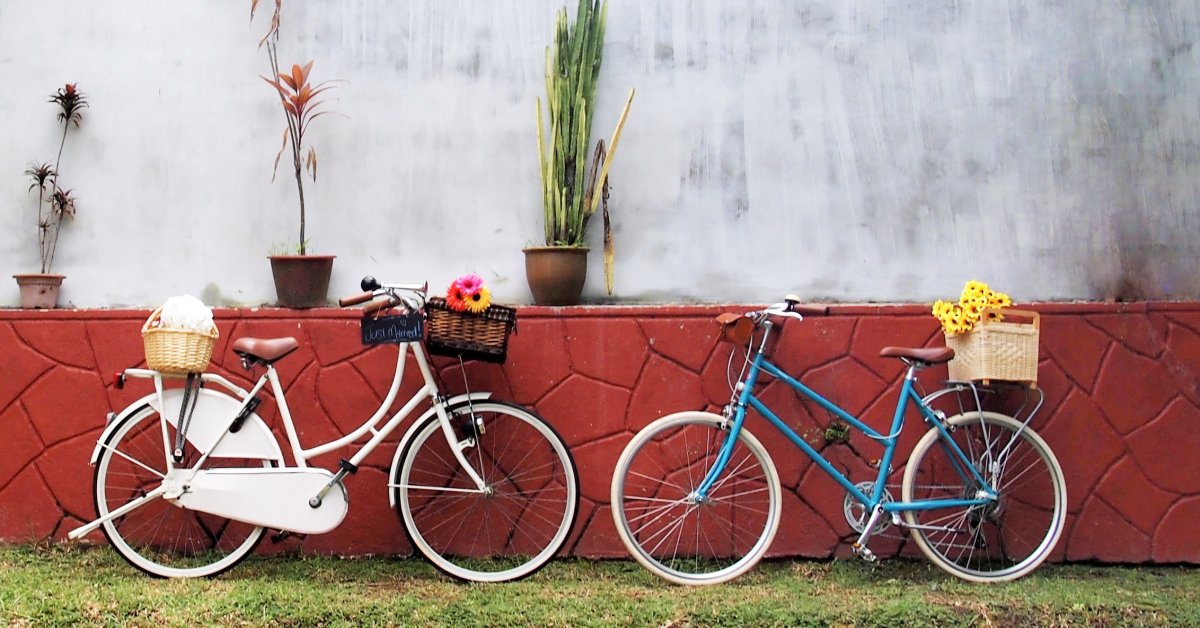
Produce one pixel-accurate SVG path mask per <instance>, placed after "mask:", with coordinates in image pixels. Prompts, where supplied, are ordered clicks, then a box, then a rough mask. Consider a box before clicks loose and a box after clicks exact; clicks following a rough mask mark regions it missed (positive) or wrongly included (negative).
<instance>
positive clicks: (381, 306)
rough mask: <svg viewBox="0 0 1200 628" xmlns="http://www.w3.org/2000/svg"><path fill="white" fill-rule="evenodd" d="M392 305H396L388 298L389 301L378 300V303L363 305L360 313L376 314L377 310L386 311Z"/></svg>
mask: <svg viewBox="0 0 1200 628" xmlns="http://www.w3.org/2000/svg"><path fill="white" fill-rule="evenodd" d="M393 305H396V304H395V303H394V302H392V300H391V299H390V298H389V299H380V300H378V301H372V302H370V303H368V304H366V305H364V306H363V309H362V311H363V314H374V313H375V312H378V311H379V310H386V309H388V308H389V307H392V306H393Z"/></svg>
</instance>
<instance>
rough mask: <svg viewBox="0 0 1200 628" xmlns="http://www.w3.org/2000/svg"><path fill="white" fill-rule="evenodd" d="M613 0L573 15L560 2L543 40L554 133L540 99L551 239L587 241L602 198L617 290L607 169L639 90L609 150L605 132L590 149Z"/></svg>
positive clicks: (608, 280) (587, 1) (572, 243)
mask: <svg viewBox="0 0 1200 628" xmlns="http://www.w3.org/2000/svg"><path fill="white" fill-rule="evenodd" d="M607 14H608V2H607V0H604V1H603V2H602V1H601V0H579V7H578V9H577V11H576V13H575V20H574V21H573V22H572V21H571V20H570V19H568V16H567V9H566V7H563V8H562V9H560V10H559V11H558V13H557V15H556V24H555V31H554V40H553V44H552V45H551V46H549V47H547V48H546V111H547V117H548V126H549V133H548V137H547V129H546V126H547V124H546V122H544V121H543V117H542V103H541V99H538V103H537V137H538V161H539V164H540V168H541V180H542V202H543V209H544V218H545V241H546V245H547V246H567V247H582V246H584V237H585V235H586V231H587V224H588V221H589V219H590V218H591V217H592V215H593V214H595V212H596V210H597V209H598V208H599V207H600V203H601V201H602V200H604V201H605V208H604V209H605V212H604V213H605V220H604V248H605V285H606V287H607V289H608V292H609V294H612V259H613V251H612V233H611V228H610V226H609V221H608V216H607V213H608V212H607V183H608V169H609V166H610V164H611V163H612V157H613V154H614V153H615V152H616V149H617V144H618V142H619V141H620V138H621V129H622V128H623V127H624V125H625V118H626V116H627V115H628V114H629V106H630V104H631V103H632V102H633V94H634V91H633V90H632V89H631V90H629V97H628V99H627V100H626V102H625V107H624V109H623V110H622V112H621V117H620V119H619V120H618V122H617V126H616V129H615V130H614V132H613V135H612V139H611V140H610V142H609V143H608V146H607V150H606V148H605V145H604V142H603V140H601V141H600V142H598V143H597V147H596V149H595V157H594V158H593V159H592V162H591V164H590V167H589V164H588V153H589V152H591V148H590V142H591V127H592V120H593V110H594V107H595V102H596V84H597V82H598V80H599V78H600V62H601V60H602V58H603V48H604V29H605V21H606V16H607Z"/></svg>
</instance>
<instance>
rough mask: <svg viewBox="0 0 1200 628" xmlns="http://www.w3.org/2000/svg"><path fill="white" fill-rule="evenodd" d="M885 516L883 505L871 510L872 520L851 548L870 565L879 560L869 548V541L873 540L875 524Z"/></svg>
mask: <svg viewBox="0 0 1200 628" xmlns="http://www.w3.org/2000/svg"><path fill="white" fill-rule="evenodd" d="M882 516H883V504H876V505H875V507H874V508H872V509H871V518H870V519H869V520H867V525H866V526H864V527H863V531H862V534H860V535H858V540H857V541H855V542H854V543H853V544H852V545H851V546H850V547H851V548H853V549H854V553H855V554H858V555H859V556H861V557H862V558H863V560H865V561H867V562H868V563H873V562H875V561H876V560H877V557H876V556H875V552H872V551H871V549H870V548H868V547H867V541H869V540H870V539H871V531H872V530H874V529H875V524H877V523H879V518H880V517H882Z"/></svg>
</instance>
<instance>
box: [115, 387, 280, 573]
mask: <svg viewBox="0 0 1200 628" xmlns="http://www.w3.org/2000/svg"><path fill="white" fill-rule="evenodd" d="M161 423H162V422H161V421H160V419H159V414H158V413H157V412H156V411H155V410H154V409H153V408H151V407H150V406H148V405H147V406H144V407H142V408H140V409H139V410H138V411H136V412H134V413H133V414H131V415H130V416H128V417H127V418H125V419H124V420H123V422H122V425H121V426H120V427H119V428H117V430H116V431H114V432H113V434H112V436H110V437H109V439H108V441H107V442H106V443H105V444H104V446H103V448H102V449H101V451H100V457H99V459H98V460H97V462H96V469H95V476H94V480H95V484H94V486H95V491H94V495H93V497H94V498H95V505H96V512H97V514H98V515H99V516H101V517H103V516H105V515H107V514H108V513H109V512H112V511H115V510H117V509H118V508H120V507H122V506H124V505H125V504H128V503H129V502H131V501H133V500H136V499H139V498H141V497H143V496H145V495H146V494H148V493H150V492H151V491H153V490H154V489H156V488H158V486H159V485H160V484H161V482H162V478H163V475H164V474H165V472H166V453H165V451H164V448H163V433H162V427H161ZM168 437H169V438H170V439H172V440H173V439H174V438H175V429H174V427H173V426H168ZM199 458H200V452H198V451H196V450H195V448H194V447H192V446H191V444H190V443H189V444H188V445H186V446H185V448H184V458H183V460H182V462H181V463H179V464H177V465H176V466H177V468H187V467H189V466H192V465H194V464H195V463H196V461H197V460H198V459H199ZM256 464H262V465H263V466H270V465H271V463H270V462H269V461H260V460H244V459H228V458H210V459H209V460H208V461H207V462H206V464H205V468H213V467H245V466H250V465H256ZM101 530H102V531H103V532H104V536H105V537H106V538H107V539H108V541H109V543H111V544H112V546H113V548H114V549H116V550H117V553H119V554H120V555H121V557H122V558H124V559H125V560H126V561H128V562H129V563H130V564H131V565H133V566H134V567H137V568H138V569H140V570H142V571H144V572H146V573H148V574H150V575H154V576H158V577H163V578H186V577H198V576H212V575H216V574H218V573H221V572H222V571H225V570H226V569H229V568H230V567H233V566H234V565H236V564H237V563H238V562H239V561H240V560H242V559H243V558H245V557H246V555H248V554H249V553H250V552H251V551H253V550H254V548H255V546H256V545H258V542H259V541H260V540H261V539H262V536H263V528H261V527H258V526H254V525H251V524H247V523H242V522H239V521H233V520H230V519H226V518H223V517H217V516H214V515H209V514H205V513H201V512H197V511H194V510H187V509H185V508H180V507H178V506H175V505H173V504H171V503H170V502H168V501H167V500H165V499H162V498H154V499H151V500H148V501H146V503H145V504H143V505H142V506H140V507H138V508H136V509H135V510H133V511H131V512H129V513H126V514H125V515H122V516H120V517H117V518H115V519H113V520H111V521H108V522H107V523H105V524H104V525H103V526H101Z"/></svg>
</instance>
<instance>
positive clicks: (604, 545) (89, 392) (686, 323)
mask: <svg viewBox="0 0 1200 628" xmlns="http://www.w3.org/2000/svg"><path fill="white" fill-rule="evenodd" d="M1035 309H1037V310H1039V311H1041V312H1042V314H1043V317H1042V338H1041V363H1040V370H1039V373H1040V374H1039V377H1040V387H1041V388H1042V389H1043V390H1044V391H1045V392H1046V403H1045V406H1044V407H1043V409H1042V410H1041V412H1040V413H1039V414H1038V417H1037V418H1035V419H1034V422H1033V426H1034V428H1035V429H1037V430H1038V431H1039V432H1040V433H1041V434H1042V435H1043V436H1044V437H1045V438H1046V440H1047V441H1049V443H1050V444H1051V445H1052V446H1053V448H1054V450H1055V452H1056V453H1057V455H1058V457H1059V460H1060V461H1061V462H1062V464H1063V467H1064V469H1065V471H1066V475H1067V488H1068V493H1069V497H1070V503H1069V516H1068V519H1067V529H1066V532H1065V534H1064V536H1063V538H1062V540H1061V541H1060V542H1059V546H1058V548H1057V551H1056V555H1055V556H1054V559H1056V560H1067V561H1077V560H1078V561H1082V560H1098V561H1105V562H1147V561H1150V562H1167V563H1173V562H1189V563H1200V456H1198V453H1200V383H1198V382H1200V303H1185V304H1145V303H1138V304H1124V305H1100V304H1085V305H1077V304H1044V305H1040V306H1037V307H1036V308H1035ZM720 311H721V309H720V308H716V307H710V306H696V307H604V308H566V309H549V308H532V307H531V308H523V309H521V311H520V314H519V316H520V319H519V324H518V334H517V335H515V336H513V338H512V343H511V349H510V353H509V360H508V362H507V363H506V364H505V365H503V366H498V365H491V364H469V365H468V371H469V373H470V381H471V388H472V389H473V390H485V389H491V390H493V391H494V392H495V393H496V396H497V397H498V398H501V399H508V400H513V401H516V402H518V403H522V404H526V405H529V406H532V407H534V408H535V409H536V410H537V411H538V412H539V413H540V414H541V415H542V416H544V417H546V418H547V419H548V420H550V421H551V422H552V423H553V424H554V425H555V426H557V427H558V429H559V430H560V431H561V432H562V433H563V435H564V436H565V437H566V438H567V440H568V442H569V444H570V445H571V447H572V450H573V452H574V455H575V458H576V462H577V464H578V466H579V469H580V471H581V474H582V480H583V487H582V488H583V491H582V492H583V500H582V504H581V508H580V521H579V524H578V526H577V527H576V531H575V534H574V536H573V538H572V539H571V541H570V546H569V547H570V550H571V552H572V553H573V554H575V555H578V556H622V555H624V550H623V548H622V547H621V546H620V542H619V541H618V539H617V538H616V534H615V532H614V529H613V524H612V520H611V516H610V513H609V509H608V503H607V502H608V486H609V478H610V475H611V473H612V467H613V464H614V463H615V461H616V458H617V456H618V454H619V453H620V451H621V449H622V448H623V447H624V445H625V443H626V442H627V441H628V440H629V438H630V437H631V436H632V434H633V432H634V431H636V430H637V429H638V428H640V427H641V426H643V425H645V424H646V423H648V422H649V421H651V420H652V419H654V418H656V417H659V416H661V415H663V414H666V413H670V412H674V411H678V410H686V409H705V408H707V409H714V410H715V409H718V408H719V407H720V406H721V405H723V404H724V403H725V402H726V401H727V399H728V397H729V388H728V385H727V384H726V364H727V360H728V358H729V350H730V349H729V346H728V345H724V344H721V343H718V342H717V341H716V334H715V331H716V330H715V326H714V325H713V324H712V323H711V322H710V321H711V319H712V318H713V317H714V316H715V315H716V314H717V313H719V312H720ZM147 314H148V313H147V312H144V311H92V310H86V311H54V312H22V311H12V310H9V311H4V312H0V356H3V361H2V363H0V425H2V426H3V428H4V429H3V438H2V439H0V540H4V541H10V542H27V541H33V540H40V539H47V538H51V539H62V538H63V537H64V536H65V535H66V532H67V531H69V530H70V529H71V528H73V527H75V526H77V525H78V524H79V523H80V522H81V521H84V520H87V519H89V518H90V517H92V516H93V506H92V499H91V489H92V487H91V474H92V471H91V468H90V467H89V466H88V457H89V455H90V453H91V450H92V447H93V445H94V443H95V440H96V438H97V436H98V435H99V434H100V431H101V429H102V428H103V426H104V417H105V414H106V413H108V412H109V411H111V410H119V409H120V408H122V407H124V406H125V405H127V404H129V403H130V402H132V401H133V400H135V399H137V398H139V397H141V396H143V395H145V394H148V393H149V392H150V390H151V388H152V387H151V386H150V384H149V382H147V381H144V380H134V381H131V382H130V384H129V385H128V386H127V387H126V389H125V390H117V389H116V388H115V387H114V386H113V385H112V383H111V375H112V373H114V372H117V371H119V370H121V369H122V368H125V367H129V366H135V365H138V364H139V362H140V360H141V351H142V350H141V340H140V336H139V333H138V331H139V328H140V325H141V323H142V321H143V320H144V319H145V317H146V316H147ZM217 318H218V326H219V327H220V331H221V339H220V341H219V343H218V345H217V348H216V351H215V353H214V362H213V368H214V369H215V370H216V371H218V372H220V373H223V374H224V375H226V376H227V377H230V378H232V379H233V380H234V381H238V382H241V383H245V384H248V381H247V380H246V378H245V377H244V376H243V372H242V370H241V368H240V366H239V363H238V361H237V360H236V359H235V358H234V357H233V356H232V355H231V354H230V353H229V352H228V344H229V340H230V339H231V338H236V337H240V336H246V335H252V336H259V337H268V336H283V335H290V336H296V337H297V338H298V339H299V340H300V341H301V343H302V344H303V348H302V349H301V350H300V351H299V352H297V353H296V354H293V355H292V356H289V357H288V358H286V359H284V360H283V361H282V362H281V363H280V364H279V370H280V373H281V375H282V378H283V381H284V383H285V385H286V386H287V391H288V399H289V404H290V407H291V409H292V414H293V416H294V417H296V420H297V423H298V425H299V427H300V430H301V437H300V438H301V442H302V444H304V445H305V446H308V447H311V446H312V445H314V444H315V443H316V442H317V441H319V440H328V439H331V438H333V437H334V435H335V434H337V433H338V430H349V429H352V428H353V427H354V426H355V425H357V423H356V421H357V420H361V418H363V417H366V416H368V415H369V414H370V413H371V411H372V410H374V408H375V407H376V406H377V404H378V403H379V402H380V400H381V398H382V395H383V394H384V392H385V390H386V387H387V385H388V383H389V382H390V376H391V373H390V367H391V364H392V362H391V361H392V357H391V355H392V354H390V353H389V351H391V350H393V349H391V348H372V349H365V348H364V347H362V346H361V345H360V344H359V342H358V326H357V320H356V318H355V315H354V314H353V313H349V312H340V311H335V310H317V311H310V312H300V313H298V312H294V311H287V310H270V309H266V310H222V311H219V312H218V315H217ZM937 331H938V330H937V326H936V323H935V322H934V320H933V318H932V317H931V316H929V315H928V314H927V310H926V308H924V307H918V306H898V307H888V306H879V307H874V306H836V307H834V308H833V311H832V313H831V315H830V316H828V317H821V318H816V317H810V318H808V319H806V320H805V321H803V322H801V323H797V322H789V323H787V324H786V325H785V326H784V330H783V332H782V336H780V338H779V343H778V345H777V346H776V348H775V351H774V356H775V358H776V361H777V362H779V363H780V364H781V365H783V366H785V367H787V368H789V369H791V370H793V371H795V372H801V373H803V375H802V379H803V380H804V381H805V382H806V383H808V384H809V385H810V386H813V387H814V388H817V389H818V390H821V391H822V392H828V393H829V395H828V396H829V397H830V398H831V399H833V400H834V401H836V402H838V403H839V404H841V405H842V406H843V407H845V408H846V409H847V410H850V411H852V412H856V413H861V414H862V415H863V416H865V417H866V418H867V419H868V422H869V423H871V424H873V425H876V426H882V424H883V423H885V422H887V421H888V420H889V418H890V416H891V413H892V408H893V407H894V404H895V400H896V395H897V382H898V378H899V377H900V375H901V366H900V364H899V363H897V362H896V361H894V360H886V359H882V358H879V357H877V352H878V350H879V348H880V347H882V346H884V345H907V346H918V345H940V344H941V343H942V340H941V338H940V337H939V336H938V333H937ZM438 364H439V365H440V366H441V367H442V369H441V370H442V371H443V373H444V376H445V380H446V387H447V388H448V389H450V390H452V391H456V392H457V391H461V390H462V388H463V385H462V378H461V376H460V375H459V373H458V371H457V367H451V366H450V365H449V364H448V363H447V362H444V361H439V362H438ZM941 377H944V369H943V370H942V371H941V372H938V371H936V370H930V371H928V372H926V373H925V374H924V375H923V381H924V382H925V386H926V388H927V389H928V388H932V387H934V386H936V384H937V380H939V379H940V378H941ZM404 390H406V391H408V393H409V394H411V391H412V390H413V386H411V385H406V386H405V388H404ZM768 394H769V395H771V396H772V398H774V399H777V403H779V404H781V407H783V408H791V409H792V410H793V411H794V418H793V419H792V422H793V424H795V425H797V426H798V427H799V431H800V432H801V433H804V432H805V431H809V432H813V431H819V430H820V428H821V426H823V425H824V423H825V418H824V414H823V413H815V414H814V413H810V412H809V411H808V407H807V406H805V405H804V404H801V403H798V402H797V401H796V400H795V399H794V398H793V397H792V396H790V395H786V394H776V393H775V391H769V392H768ZM259 413H260V414H261V415H262V416H263V417H264V418H266V419H268V421H269V422H271V423H272V425H273V426H275V427H276V428H278V416H277V411H276V409H275V407H274V405H273V404H271V403H264V404H263V406H262V407H261V408H260V409H259ZM748 425H749V426H750V429H751V430H752V431H753V432H755V434H756V435H758V436H759V437H760V438H761V439H763V440H764V441H765V442H767V443H769V447H770V448H771V449H772V454H773V457H774V458H775V461H776V464H777V466H778V467H779V470H780V473H781V476H782V478H783V480H784V483H785V484H786V485H787V488H788V490H786V491H785V506H784V508H785V509H784V518H785V522H784V525H783V527H782V528H781V531H780V534H779V536H778V537H777V539H776V541H775V544H774V547H773V550H772V552H773V553H774V554H775V555H800V556H815V557H823V556H831V555H834V554H839V555H840V554H844V553H845V551H846V544H845V543H844V542H843V541H844V539H845V538H846V536H847V535H848V533H849V528H848V526H847V525H846V523H845V521H844V519H843V516H842V512H841V509H842V498H843V495H842V493H841V491H840V489H838V488H837V486H836V485H835V484H834V483H833V482H832V480H829V479H828V478H827V477H826V476H824V475H823V474H821V473H820V472H819V470H818V469H816V467H813V466H810V463H808V462H807V460H805V459H802V457H801V456H800V455H799V454H798V453H797V452H794V451H792V450H791V449H790V448H785V447H781V446H780V445H781V444H782V443H781V441H782V438H780V437H779V436H778V435H777V434H775V433H774V430H773V428H771V427H770V426H769V425H768V424H767V423H766V422H765V421H762V420H760V419H757V418H752V419H751V422H750V423H748ZM910 428H911V433H909V434H907V435H906V436H905V439H906V441H905V442H906V443H907V445H909V446H911V444H912V443H913V442H915V440H916V438H917V437H918V436H919V433H920V432H921V430H920V428H919V427H915V426H910ZM398 436H399V434H397V437H398ZM865 440H866V439H861V438H860V439H856V440H852V441H851V443H850V445H849V446H844V445H836V446H830V447H828V448H826V453H827V455H829V456H830V457H831V458H832V459H834V460H837V461H838V464H839V466H843V467H845V468H848V469H851V471H852V479H855V480H856V481H857V480H860V479H870V478H871V477H873V475H871V474H870V473H869V470H868V469H867V468H866V466H865V463H864V462H863V461H864V460H869V459H872V458H875V457H878V454H879V450H878V447H876V446H875V445H874V444H873V443H870V442H863V441H865ZM393 442H394V441H393ZM285 449H286V447H285ZM392 453H393V452H392V448H391V447H386V446H385V447H382V448H381V450H380V451H378V452H376V453H375V454H374V455H373V456H372V457H371V459H370V460H369V461H368V464H367V465H366V466H365V467H364V468H362V469H361V470H360V472H359V473H358V474H357V475H356V476H352V477H351V478H349V479H348V481H347V489H348V491H349V494H350V497H351V509H350V514H349V516H348V517H347V519H346V521H345V522H344V523H343V524H342V526H341V527H340V528H338V529H337V530H335V531H334V532H332V533H330V534H326V535H321V536H314V537H310V538H307V539H290V540H286V541H284V542H283V543H282V544H281V545H277V546H271V545H270V544H269V543H266V544H264V547H263V549H260V551H279V550H281V549H291V548H295V547H297V546H299V548H300V549H302V550H303V551H310V552H329V553H337V554H365V553H391V554H403V553H407V552H408V551H409V548H408V546H407V543H406V541H405V540H404V535H403V532H402V530H401V529H400V526H399V523H398V520H397V517H396V516H395V515H394V514H393V513H392V512H391V511H390V510H389V507H388V500H387V489H386V473H387V467H388V465H389V464H390V461H391V456H392ZM345 455H346V454H345V453H344V452H339V453H338V454H335V455H329V456H326V457H325V458H324V459H319V460H318V461H317V462H318V463H322V464H323V465H324V466H327V467H332V466H333V465H334V464H336V460H337V458H339V457H342V456H345ZM902 455H907V450H905V452H904V453H903V454H902ZM897 481H898V480H897ZM890 532H891V533H892V534H893V535H896V533H895V530H892V531H890ZM896 536H897V538H896V539H880V540H879V541H877V542H876V543H874V544H873V548H874V549H876V551H877V552H879V553H882V554H885V555H886V554H889V553H892V554H894V553H896V552H903V553H910V552H912V549H913V548H911V547H908V544H907V542H906V541H904V540H903V539H902V538H900V537H899V536H898V535H896ZM92 538H94V539H97V540H101V541H102V537H101V536H100V535H99V534H98V533H97V534H96V535H94V536H93V537H92Z"/></svg>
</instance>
